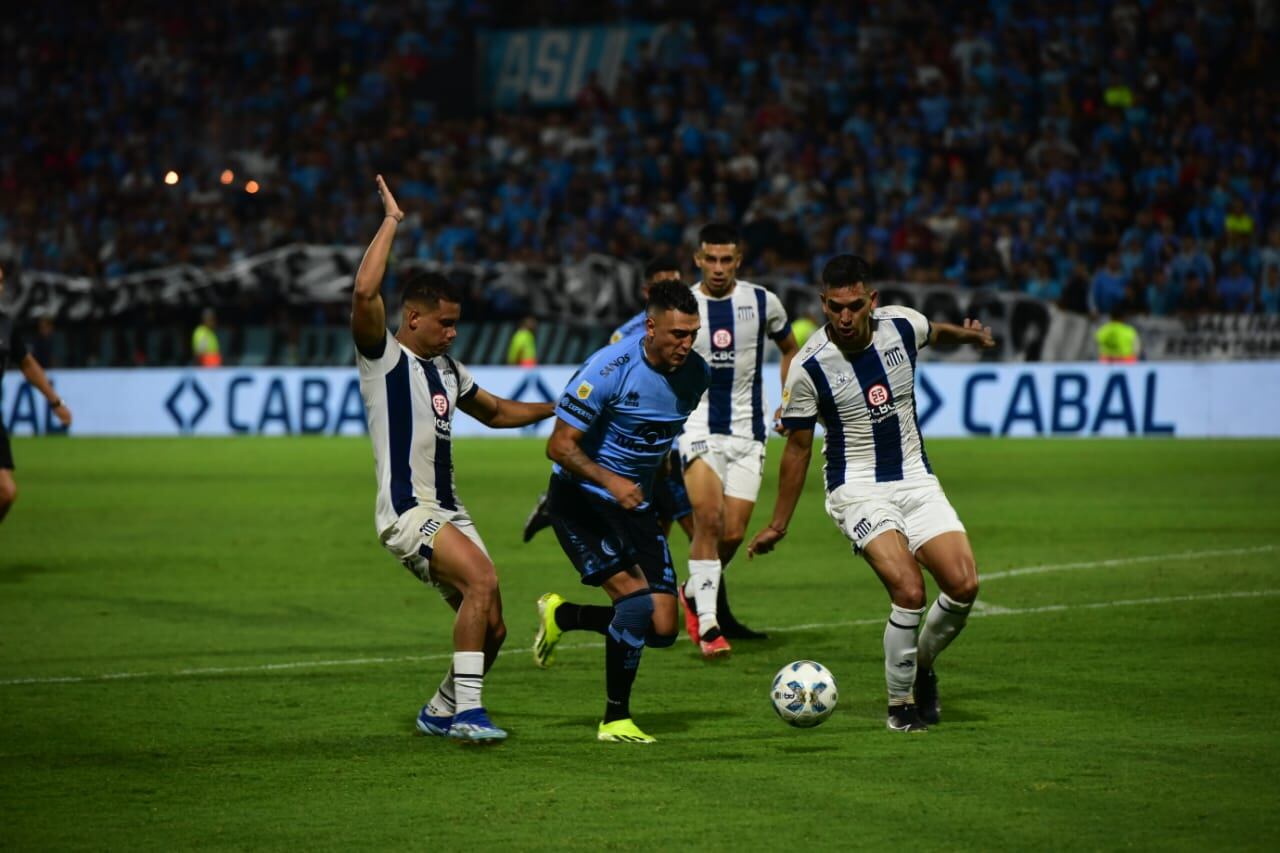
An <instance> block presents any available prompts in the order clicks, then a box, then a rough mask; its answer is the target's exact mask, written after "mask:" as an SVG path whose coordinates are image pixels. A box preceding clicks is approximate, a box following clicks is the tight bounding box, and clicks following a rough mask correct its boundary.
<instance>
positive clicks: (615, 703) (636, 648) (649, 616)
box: [604, 589, 653, 723]
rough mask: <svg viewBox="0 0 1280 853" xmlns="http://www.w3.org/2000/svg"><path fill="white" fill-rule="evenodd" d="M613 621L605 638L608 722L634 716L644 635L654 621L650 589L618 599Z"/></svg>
mask: <svg viewBox="0 0 1280 853" xmlns="http://www.w3.org/2000/svg"><path fill="white" fill-rule="evenodd" d="M613 614H614V616H613V621H612V622H611V623H610V624H609V629H608V632H607V633H606V634H605V640H604V676H605V699H606V701H605V708H604V721H605V722H606V723H612V722H613V721H614V720H624V719H626V718H627V717H630V716H631V686H632V685H633V684H635V680H636V672H637V671H638V670H639V669H640V655H641V653H642V652H644V638H645V635H646V634H647V633H649V625H650V623H651V622H652V620H653V598H652V597H651V596H650V594H649V590H647V589H646V590H642V591H641V592H636V593H632V594H631V595H628V596H625V597H623V598H620V599H618V600H617V601H615V602H614V605H613Z"/></svg>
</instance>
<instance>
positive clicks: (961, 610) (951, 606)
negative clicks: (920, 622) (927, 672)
mask: <svg viewBox="0 0 1280 853" xmlns="http://www.w3.org/2000/svg"><path fill="white" fill-rule="evenodd" d="M972 607H973V602H969V603H968V604H963V603H961V602H959V601H956V600H955V599H954V598H951V597H950V596H948V595H947V594H946V593H945V592H940V593H938V597H937V598H935V599H934V600H933V606H932V607H930V608H929V615H928V616H927V617H925V620H924V627H923V628H921V629H920V639H919V642H918V645H919V648H920V655H919V665H920V666H922V667H924V668H926V669H928V668H930V667H932V666H933V662H934V661H935V660H937V659H938V655H940V654H941V653H942V650H943V649H945V648H946V647H947V646H949V645H951V641H952V640H954V639H955V638H956V637H957V636H958V635H959V633H960V631H961V630H962V629H963V628H964V623H965V622H966V621H967V620H968V619H969V610H970V608H972Z"/></svg>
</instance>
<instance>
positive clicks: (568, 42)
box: [478, 22, 692, 110]
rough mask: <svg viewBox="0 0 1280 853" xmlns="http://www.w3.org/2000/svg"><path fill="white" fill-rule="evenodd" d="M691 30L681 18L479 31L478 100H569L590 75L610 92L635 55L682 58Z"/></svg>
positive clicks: (546, 103)
mask: <svg viewBox="0 0 1280 853" xmlns="http://www.w3.org/2000/svg"><path fill="white" fill-rule="evenodd" d="M691 39H692V30H691V29H690V28H689V26H688V25H687V24H685V23H683V22H668V23H665V24H663V25H661V26H654V25H652V24H622V25H619V26H611V27H558V28H547V29H527V30H485V31H482V32H481V33H480V49H479V51H478V53H479V62H480V68H479V79H480V93H479V94H480V100H481V102H482V103H483V104H484V105H485V106H487V107H489V108H491V109H499V110H504V109H512V108H515V107H519V106H521V105H522V104H527V105H528V106H532V107H561V106H567V105H569V104H572V103H573V101H574V98H576V97H577V95H578V93H579V92H580V91H581V90H582V88H583V86H584V85H586V83H587V82H588V81H589V80H591V79H592V78H593V77H594V79H595V82H596V84H597V85H598V86H599V87H600V89H601V90H603V91H604V92H605V93H607V94H612V93H613V91H614V89H615V87H616V86H617V83H618V76H619V74H620V73H621V71H622V70H623V69H624V68H625V67H626V66H627V65H630V64H634V63H636V62H637V61H638V60H642V59H643V60H648V61H653V62H655V63H657V64H660V65H670V64H672V63H671V62H668V61H667V59H666V58H667V57H671V58H672V59H673V60H675V61H677V62H678V61H679V60H682V59H683V58H684V51H683V46H684V45H687V44H688V43H689V41H690V40H691Z"/></svg>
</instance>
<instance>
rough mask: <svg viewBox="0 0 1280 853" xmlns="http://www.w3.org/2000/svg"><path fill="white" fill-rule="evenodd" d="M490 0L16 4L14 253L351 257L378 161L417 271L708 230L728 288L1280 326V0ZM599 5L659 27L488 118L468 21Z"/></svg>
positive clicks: (7, 220) (89, 269) (644, 246)
mask: <svg viewBox="0 0 1280 853" xmlns="http://www.w3.org/2000/svg"><path fill="white" fill-rule="evenodd" d="M507 5H508V4H498V3H492V2H484V0H478V1H477V2H459V1H458V0H418V2H400V3H363V2H354V0H321V2H310V1H309V0H308V2H302V0H287V1H286V2H280V3H272V4H258V3H253V2H228V3H220V4H198V5H196V6H184V5H179V6H173V5H171V4H158V3H151V2H146V3H137V2H131V3H123V4H121V3H107V2H98V3H96V4H83V7H81V6H77V8H76V10H75V13H74V14H71V13H68V11H67V9H66V7H64V6H63V5H61V4H28V5H26V6H24V7H22V9H21V10H19V11H16V12H15V16H14V17H12V18H11V19H10V20H9V21H8V22H7V23H6V24H5V25H4V26H3V27H0V50H2V51H3V53H4V55H5V56H6V58H7V61H6V62H5V63H3V64H2V65H0V194H3V197H4V198H5V202H6V203H5V204H3V205H0V258H6V257H7V258H10V259H13V260H16V262H17V265H18V267H19V269H22V268H30V269H41V270H52V271H60V272H66V273H72V274H78V275H89V276H93V277H98V278H102V277H107V276H112V275H117V274H121V273H125V272H131V271H138V270H144V269H151V268H155V267H160V266H164V265H168V264H175V263H193V264H197V265H205V266H208V267H211V268H218V267H221V266H225V265H226V264H228V263H230V262H232V261H234V260H235V259H237V258H239V257H242V256H246V255H252V254H253V253H256V252H261V251H263V250H265V249H268V248H271V247H275V246H279V245H284V244H287V243H292V242H310V243H321V244H339V243H340V244H357V243H360V242H361V240H362V238H363V235H365V234H366V232H367V230H368V227H369V222H370V221H375V220H376V218H377V215H378V214H377V205H378V200H377V198H376V196H375V194H374V193H373V192H372V191H371V189H370V187H371V186H372V184H371V175H373V173H375V172H378V171H381V172H383V173H385V174H387V176H388V179H389V180H390V181H392V183H393V184H394V186H395V189H396V192H397V195H398V196H399V198H400V199H401V201H402V203H403V204H404V206H405V208H406V210H408V211H409V212H410V218H409V220H408V221H407V222H406V223H405V227H404V228H403V229H402V234H401V237H400V242H399V243H398V245H397V248H398V250H399V251H400V252H401V254H402V255H407V256H411V257H417V258H423V259H436V260H442V261H453V260H465V261H478V262H488V261H496V260H524V261H529V262H547V263H559V262H563V261H567V260H573V259H576V258H581V257H583V256H585V255H586V254H588V253H593V252H603V253H608V254H613V255H617V256H620V257H634V258H639V259H643V258H647V257H650V256H652V255H654V254H656V253H658V252H660V251H663V250H672V249H674V250H677V251H681V252H682V253H685V254H682V257H684V258H685V260H686V261H687V251H688V250H687V249H686V248H684V247H687V246H688V244H689V243H690V242H691V241H690V239H689V237H690V235H691V234H693V233H696V229H697V228H698V227H700V226H701V225H703V224H704V223H706V222H707V221H711V220H722V221H732V222H736V223H739V224H740V225H741V226H742V228H743V231H744V235H745V237H746V242H747V246H748V255H747V258H746V263H745V268H744V269H743V275H744V277H747V278H751V277H755V276H757V275H760V274H762V273H768V274H773V275H782V276H787V277H790V278H793V279H795V280H801V281H814V280H816V278H817V276H816V272H815V270H820V269H821V267H822V265H823V264H824V263H825V262H826V260H827V259H828V258H829V257H830V256H832V255H833V254H836V253H842V252H851V253H856V254H860V255H862V256H864V257H866V258H867V259H868V260H869V261H870V262H871V264H872V267H873V270H874V272H875V274H876V275H877V276H878V277H883V278H898V279H903V280H912V281H927V282H953V283H955V284H959V285H965V286H969V287H989V288H999V289H1002V290H1014V291H1025V292H1027V293H1029V294H1032V295H1034V296H1038V297H1042V298H1044V299H1047V300H1053V301H1057V302H1059V304H1061V305H1062V306H1063V307H1065V308H1067V309H1069V310H1074V311H1079V312H1097V313H1107V312H1110V311H1113V310H1115V309H1116V308H1117V307H1118V306H1122V305H1123V306H1124V307H1125V309H1126V310H1130V311H1140V312H1149V313H1152V314H1157V315H1165V314H1182V313H1198V312H1206V311H1225V312H1268V313H1276V312H1280V189H1278V187H1280V86H1278V85H1277V79H1276V78H1277V71H1278V69H1280V65H1277V63H1276V62H1275V60H1274V57H1275V55H1276V53H1277V48H1278V47H1280V44H1277V42H1278V41H1280V38H1278V27H1277V10H1276V6H1277V4H1276V3H1274V2H1269V0H1256V2H1226V1H1225V0H1198V2H1176V0H1174V1H1173V2H1166V1H1165V0H1120V2H1107V3H1084V2H1066V0H1062V2H1052V0H1043V2H1029V3H1013V2H1008V0H989V2H987V3H985V4H981V5H979V4H952V3H946V2H941V0H932V1H931V2H911V3H908V2H887V3H877V4H870V5H868V6H865V7H861V6H859V7H858V8H854V5H853V4H847V3H842V2H835V1H834V0H833V1H832V2H827V0H823V1H822V2H814V3H782V2H769V0H756V2H752V1H751V0H741V2H733V1H732V0H729V2H716V3H707V4H684V5H678V4H676V3H674V2H641V0H614V1H613V2H612V3H608V4H604V5H602V4H598V3H585V2H578V1H577V0H569V2H558V3H549V2H537V3H532V4H525V5H522V6H521V7H520V8H521V10H522V11H520V12H517V13H510V12H508V11H507V9H505V8H504V7H505V6H507ZM602 19H609V20H614V21H616V20H649V21H664V22H667V23H666V24H664V25H665V26H668V27H669V28H670V34H669V35H670V37H669V38H667V39H665V40H664V42H663V50H662V51H660V52H659V55H656V56H648V57H645V58H643V59H641V60H639V61H637V62H635V63H632V64H630V65H629V66H628V67H627V68H626V70H625V71H624V73H623V74H622V76H621V79H620V81H619V84H618V86H617V88H616V90H615V91H613V92H612V93H610V92H606V91H605V90H604V89H603V88H602V87H601V86H600V85H599V84H598V83H596V82H595V81H592V82H591V83H590V84H589V85H588V86H587V87H586V88H584V89H583V90H582V91H581V93H580V94H579V95H578V96H577V100H576V104H575V105H574V106H573V107H572V108H567V109H563V110H557V111H545V110H534V109H531V108H527V107H526V108H522V109H516V110H512V111H507V112H501V113H486V112H484V111H482V110H480V109H478V108H477V107H476V104H475V102H474V100H473V98H472V97H471V96H472V93H473V88H474V87H473V86H472V78H473V76H474V68H475V65H476V59H477V56H476V47H475V44H474V40H473V38H472V35H473V34H474V33H475V32H476V31H477V30H479V29H482V28H496V27H513V26H539V25H566V24H578V23H585V22H600V21H602ZM673 20H679V21H685V22H687V23H688V26H684V27H681V26H676V25H674V24H671V23H670V22H671V21H673ZM104 33H110V37H109V38H104V37H103V35H104ZM1268 57H1271V59H1268Z"/></svg>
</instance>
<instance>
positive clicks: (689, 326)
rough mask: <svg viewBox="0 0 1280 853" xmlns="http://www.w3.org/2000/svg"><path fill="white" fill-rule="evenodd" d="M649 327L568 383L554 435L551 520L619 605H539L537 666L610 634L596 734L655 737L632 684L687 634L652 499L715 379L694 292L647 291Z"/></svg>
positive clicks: (554, 599)
mask: <svg viewBox="0 0 1280 853" xmlns="http://www.w3.org/2000/svg"><path fill="white" fill-rule="evenodd" d="M646 310H647V314H648V316H647V318H646V320H645V334H644V335H643V336H641V335H633V336H631V337H629V338H624V339H623V340H621V341H619V342H618V343H615V344H610V345H609V346H606V347H605V348H604V349H602V350H600V351H598V352H596V353H595V354H594V355H592V356H591V358H589V359H588V360H587V362H586V364H584V365H583V366H582V368H581V369H580V370H579V371H578V372H577V373H576V374H575V375H574V377H573V379H572V380H570V382H569V385H568V387H566V388H565V391H564V394H563V395H562V396H561V398H560V402H559V404H558V406H557V408H556V416H557V420H556V423H555V428H554V430H553V431H552V434H551V438H550V440H549V441H548V442H547V456H548V457H550V459H551V460H552V461H553V462H555V465H554V467H553V469H552V475H551V482H550V485H549V488H548V489H547V492H548V503H549V509H550V513H551V518H552V520H553V521H552V526H553V527H554V529H555V532H556V537H557V538H558V539H559V540H560V547H561V548H563V549H564V552H565V554H566V555H568V557H569V559H570V560H571V561H572V562H573V564H574V567H575V568H576V569H577V570H578V574H579V575H580V577H581V580H582V583H584V584H586V585H588V586H598V587H601V588H602V589H604V591H605V593H606V594H608V596H609V598H610V600H611V602H612V604H611V606H608V607H605V606H600V605H580V604H573V603H570V602H568V601H565V600H564V598H562V597H561V596H559V595H557V594H555V593H547V594H546V595H544V596H542V598H540V599H539V600H538V619H539V628H538V633H537V636H536V637H535V638H534V651H533V654H534V661H535V662H536V663H537V664H538V666H541V667H544V668H545V667H547V666H549V665H550V664H551V661H552V658H553V656H554V653H555V648H556V644H557V643H559V641H560V639H561V637H562V636H563V635H564V633H565V632H567V631H574V630H589V631H595V632H597V633H600V634H603V635H604V636H605V688H606V702H605V712H604V720H603V721H602V722H601V723H600V727H599V729H598V731H597V735H596V736H597V738H598V739H599V740H602V741H612V742H622V743H652V742H653V741H654V738H652V737H650V736H649V735H647V734H645V733H644V732H643V731H641V730H640V729H639V727H637V726H636V724H635V722H634V721H633V720H632V718H631V704H630V703H631V687H632V684H633V683H634V681H635V677H636V671H637V668H638V667H639V665H640V655H641V652H643V651H644V647H645V646H646V645H648V646H658V647H667V646H670V645H671V644H672V643H674V642H675V640H676V636H677V634H678V632H679V614H678V613H677V607H676V574H675V568H674V567H673V566H672V563H671V551H670V550H669V549H668V547H667V539H666V537H665V536H664V535H663V532H662V528H661V527H660V526H659V524H658V518H657V514H656V512H655V511H654V505H653V484H654V479H655V477H656V475H657V473H658V470H659V468H661V466H662V465H663V464H664V462H665V460H666V458H667V454H668V453H669V452H670V450H671V444H672V441H673V440H674V438H675V436H676V435H677V434H679V432H680V429H681V428H682V427H683V426H684V422H685V420H686V419H687V418H688V417H689V414H690V413H691V412H692V411H693V410H694V408H695V407H696V406H697V405H698V400H699V399H701V397H702V394H703V392H704V391H706V389H707V385H708V384H709V382H710V371H709V369H708V367H707V363H706V362H705V361H703V359H702V358H701V357H700V356H699V355H698V354H697V353H696V352H693V342H694V339H695V338H696V337H697V334H698V327H699V321H698V306H697V303H696V302H695V301H694V298H693V294H692V293H690V291H689V289H688V288H687V287H685V286H683V285H681V284H679V283H675V282H661V283H658V284H655V285H654V286H653V287H651V288H650V290H649V300H648V307H647V309H646Z"/></svg>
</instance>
